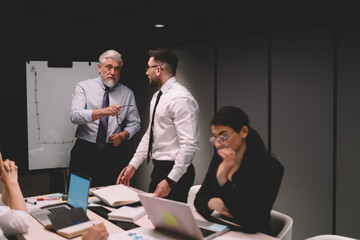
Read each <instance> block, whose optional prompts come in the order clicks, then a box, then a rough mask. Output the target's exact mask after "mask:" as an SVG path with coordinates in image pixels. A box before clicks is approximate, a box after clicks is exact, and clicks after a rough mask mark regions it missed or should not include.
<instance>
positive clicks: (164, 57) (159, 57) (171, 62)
mask: <svg viewBox="0 0 360 240" xmlns="http://www.w3.org/2000/svg"><path fill="white" fill-rule="evenodd" d="M149 55H150V57H154V60H155V61H156V62H160V63H165V64H166V65H167V66H164V67H165V68H166V70H168V71H169V72H170V73H171V74H172V75H174V76H175V74H176V68H177V63H178V58H177V56H176V55H175V54H174V53H172V52H171V51H170V50H169V49H165V48H160V49H155V50H150V51H149Z"/></svg>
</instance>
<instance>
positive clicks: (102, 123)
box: [96, 87, 110, 150]
mask: <svg viewBox="0 0 360 240" xmlns="http://www.w3.org/2000/svg"><path fill="white" fill-rule="evenodd" d="M109 90H110V88H109V87H106V88H105V93H104V97H103V101H102V105H101V108H106V107H108V106H109ZM108 118H109V117H108V116H104V117H102V118H100V120H99V129H98V134H97V137H96V146H97V147H98V148H99V149H100V150H103V149H104V148H105V146H106V135H107V130H108Z"/></svg>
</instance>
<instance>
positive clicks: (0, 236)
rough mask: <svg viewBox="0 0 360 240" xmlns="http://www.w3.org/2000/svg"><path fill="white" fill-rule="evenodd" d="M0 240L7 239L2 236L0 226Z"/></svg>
mask: <svg viewBox="0 0 360 240" xmlns="http://www.w3.org/2000/svg"><path fill="white" fill-rule="evenodd" d="M0 240H7V238H6V237H5V236H4V233H3V231H2V229H1V227H0Z"/></svg>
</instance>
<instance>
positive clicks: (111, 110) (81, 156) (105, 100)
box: [70, 50, 140, 187]
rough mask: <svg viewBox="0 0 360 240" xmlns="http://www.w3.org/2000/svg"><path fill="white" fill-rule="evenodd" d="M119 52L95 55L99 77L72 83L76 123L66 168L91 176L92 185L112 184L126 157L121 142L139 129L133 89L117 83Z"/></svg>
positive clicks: (73, 118) (125, 163) (138, 117)
mask: <svg viewBox="0 0 360 240" xmlns="http://www.w3.org/2000/svg"><path fill="white" fill-rule="evenodd" d="M122 66H123V60H122V58H121V54H120V53H118V52H117V51H115V50H108V51H106V52H104V53H103V54H101V55H100V57H99V64H98V70H99V76H98V77H96V78H93V79H88V80H85V81H82V82H79V83H78V84H76V87H75V92H74V94H73V98H72V104H71V113H70V119H71V121H72V122H73V123H74V124H77V125H78V127H77V130H76V134H75V136H76V138H77V140H76V143H75V145H74V147H73V149H72V150H71V157H70V171H75V172H78V173H81V174H84V175H87V176H89V177H91V178H92V183H93V184H92V186H94V187H95V186H104V185H110V184H115V182H116V177H117V171H118V169H122V167H124V166H126V165H127V163H128V161H129V159H126V157H121V156H123V155H124V154H123V153H124V151H127V149H124V147H123V145H124V144H121V143H122V142H123V141H125V140H126V139H130V138H131V137H132V136H134V134H135V133H137V132H138V131H139V129H140V116H139V113H138V110H137V106H136V103H135V97H134V94H133V92H132V91H131V90H130V89H129V88H127V87H126V86H125V85H123V84H121V83H119V82H118V81H119V78H120V71H121V69H122Z"/></svg>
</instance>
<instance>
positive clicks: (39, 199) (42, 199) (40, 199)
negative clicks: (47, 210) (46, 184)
mask: <svg viewBox="0 0 360 240" xmlns="http://www.w3.org/2000/svg"><path fill="white" fill-rule="evenodd" d="M48 200H59V199H58V198H38V199H36V201H48Z"/></svg>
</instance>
